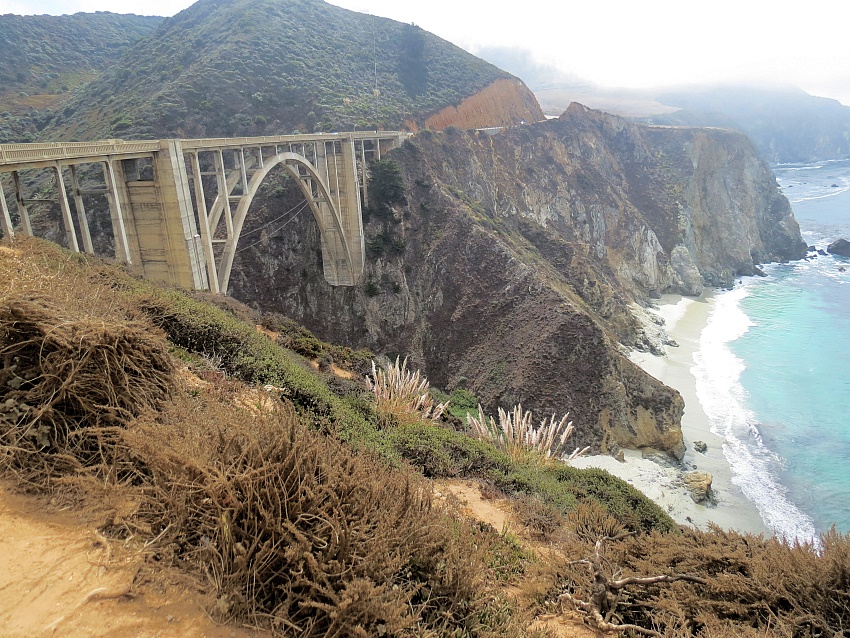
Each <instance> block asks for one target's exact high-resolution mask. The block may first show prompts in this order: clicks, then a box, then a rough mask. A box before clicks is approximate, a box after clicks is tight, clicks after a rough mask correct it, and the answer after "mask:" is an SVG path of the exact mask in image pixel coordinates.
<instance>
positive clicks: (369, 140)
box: [182, 133, 398, 293]
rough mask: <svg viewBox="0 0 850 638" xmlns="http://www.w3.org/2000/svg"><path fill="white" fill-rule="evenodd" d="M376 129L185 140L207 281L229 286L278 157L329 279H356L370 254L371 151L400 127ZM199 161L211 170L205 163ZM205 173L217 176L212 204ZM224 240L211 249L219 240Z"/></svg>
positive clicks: (340, 282) (348, 282) (216, 287)
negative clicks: (306, 212) (314, 230)
mask: <svg viewBox="0 0 850 638" xmlns="http://www.w3.org/2000/svg"><path fill="white" fill-rule="evenodd" d="M375 135H376V134H374V133H372V134H368V136H364V134H362V133H344V134H317V135H315V136H300V137H299V138H297V139H292V138H290V140H291V141H290V140H283V141H285V142H286V143H277V140H276V139H275V140H269V141H268V143H263V141H264V138H243V139H241V140H239V139H237V140H232V139H226V140H183V141H182V143H183V148H184V152H185V153H186V155H187V158H188V159H189V164H190V166H191V173H192V181H193V182H194V186H195V203H196V208H197V214H198V220H199V226H200V231H201V237H202V243H203V244H204V246H205V250H204V252H205V253H206V260H207V269H206V270H207V272H208V273H209V277H208V279H209V281H210V288H211V289H212V290H213V291H214V292H223V293H226V291H227V289H228V286H229V282H230V276H231V273H232V270H233V263H234V260H235V256H236V253H237V252H238V243H239V238H240V236H241V234H242V229H243V226H244V225H245V223H246V220H247V218H248V215H249V209H250V206H251V203H252V202H253V200H254V197H255V196H256V194H257V192H258V190H259V188H260V186H261V185H262V183H263V180H265V178H266V177H267V176H268V174H269V173H270V172H271V171H272V170H273V169H274V168H275V167H277V166H280V165H282V166H283V167H284V168H285V170H286V171H287V172H288V174H289V175H290V176H291V177H292V178H294V179H295V182H296V183H297V184H298V187H299V189H300V190H301V192H302V194H303V195H304V197H305V199H306V200H307V203H308V204H309V206H310V210H311V212H312V214H313V217H314V219H315V220H316V223H317V224H318V226H319V231H320V237H321V244H322V264H323V270H324V276H325V280H326V281H327V282H328V283H329V284H331V285H334V286H353V285H356V284H357V283H359V281H360V278H361V276H362V273H363V267H364V262H365V240H364V236H363V216H362V202H361V193H362V195H363V199H365V197H366V192H365V187H366V185H365V181H366V175H365V166H366V153H367V152H369V153H371V154H372V157H373V158H375V157H377V158H379V157H380V142H381V141H382V140H385V141H391V142H393V145H395V143H397V140H398V134H394V137H393V138H389V139H388V136H387V137H384V135H386V134H377V136H376V138H373V136H375ZM358 143H359V144H358ZM367 144H368V145H370V146H371V148H369V149H367V148H366V146H367ZM358 146H359V155H358ZM209 154H212V157H209ZM199 155H201V156H202V157H203V158H204V160H203V162H202V161H200V160H199V159H198V158H199ZM231 158H232V159H231ZM226 159H227V160H228V161H227V162H226V161H225V160H226ZM202 164H203V165H204V166H206V167H207V168H209V167H211V166H213V167H214V170H207V171H202V170H201V165H202ZM205 175H206V176H215V178H216V184H217V185H216V189H215V190H216V196H215V200H214V201H213V202H212V205H211V206H210V208H209V211H207V207H206V203H205V195H204V187H203V184H204V182H202V179H203V177H204V176H205ZM207 185H208V186H209V185H210V184H209V182H207ZM222 220H223V223H222ZM222 244H223V246H222V247H221V248H218V249H217V250H215V251H214V246H216V245H222Z"/></svg>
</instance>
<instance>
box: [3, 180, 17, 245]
mask: <svg viewBox="0 0 850 638" xmlns="http://www.w3.org/2000/svg"><path fill="white" fill-rule="evenodd" d="M0 221H2V222H3V237H5V238H6V239H11V238H12V237H14V236H15V228H14V226H12V216H11V215H10V214H9V207H8V206H7V205H6V193H4V192H3V182H2V181H0Z"/></svg>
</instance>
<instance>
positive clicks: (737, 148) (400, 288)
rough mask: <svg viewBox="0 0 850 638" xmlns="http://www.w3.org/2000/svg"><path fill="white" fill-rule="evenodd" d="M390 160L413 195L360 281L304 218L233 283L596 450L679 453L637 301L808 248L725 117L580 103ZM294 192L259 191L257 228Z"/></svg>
mask: <svg viewBox="0 0 850 638" xmlns="http://www.w3.org/2000/svg"><path fill="white" fill-rule="evenodd" d="M714 135H716V136H717V141H716V144H712V139H713V137H712V136H714ZM390 157H392V158H393V159H394V160H395V161H397V162H398V163H399V164H400V166H401V168H402V174H403V176H404V180H405V185H406V192H407V197H406V202H405V203H404V204H403V205H397V206H396V207H395V213H394V218H393V219H391V220H387V219H383V220H382V219H376V218H372V219H371V220H370V221H368V223H367V244H368V246H369V249H370V253H371V258H370V260H369V263H368V264H367V269H366V275H365V279H364V282H363V285H362V286H360V287H359V288H334V289H331V288H329V287H328V286H327V285H326V284H325V283H324V281H323V279H322V275H321V263H320V254H321V251H320V248H319V238H318V236H317V234H318V233H317V230H316V228H315V225H314V223H313V222H312V220H311V219H310V218H309V217H307V216H305V217H304V218H303V219H301V220H300V221H299V222H298V223H293V224H291V225H289V226H287V233H286V234H285V235H280V236H276V237H273V238H272V237H269V238H266V239H265V241H260V243H259V244H258V245H257V246H256V247H254V248H248V249H247V250H243V251H241V252H239V253H238V257H237V262H236V265H235V269H234V275H233V278H232V279H231V282H232V286H233V289H232V293H233V294H234V295H235V296H236V297H238V298H240V299H242V300H245V301H248V302H249V303H256V304H258V305H260V306H261V307H263V308H266V309H270V310H278V311H280V312H283V313H285V314H288V315H290V316H292V317H293V318H294V319H296V320H297V321H299V322H301V323H304V324H305V325H307V327H309V328H310V329H312V330H314V331H315V332H317V333H318V334H319V335H321V336H322V337H324V338H327V339H330V340H334V341H338V342H343V343H346V344H349V345H352V346H368V347H371V348H373V349H376V350H378V351H382V352H387V353H392V354H395V353H403V354H406V355H409V356H410V357H411V359H412V362H413V364H414V365H416V366H419V367H422V368H423V369H424V370H425V372H426V373H427V375H428V377H429V379H430V380H431V382H432V384H433V385H435V386H437V387H441V388H446V389H453V388H455V387H459V386H463V387H466V388H468V389H470V390H471V391H472V392H474V393H475V394H476V395H477V396H478V397H479V398H480V399H481V401H482V403H483V404H484V405H485V407H486V408H487V409H490V410H493V409H494V408H495V407H496V406H503V407H511V406H512V405H513V404H515V403H518V402H522V404H523V406H525V407H526V408H528V409H531V410H533V411H534V412H535V413H536V414H537V415H538V416H540V417H542V416H543V415H548V414H551V413H552V412H556V413H558V414H563V413H564V412H567V411H569V412H570V413H571V418H572V420H573V421H574V423H575V424H576V428H577V432H576V435H575V438H574V440H573V443H574V444H575V445H591V446H593V447H594V448H595V449H596V450H600V451H613V450H616V449H617V447H618V446H622V447H632V448H652V449H659V450H665V451H666V452H668V453H669V454H671V455H673V456H676V457H681V455H682V453H683V452H684V446H683V443H682V433H681V429H680V419H681V415H682V411H683V402H682V399H681V397H680V396H679V394H678V393H677V392H676V391H674V390H672V389H670V388H667V387H666V386H664V385H663V384H661V383H660V382H658V381H657V380H655V379H654V378H652V377H650V376H649V375H647V374H646V373H644V372H643V371H642V370H641V369H639V368H638V367H637V366H635V365H634V364H632V363H631V362H630V361H629V360H628V359H626V358H625V357H624V356H623V354H622V352H621V349H620V346H619V344H626V345H629V346H633V347H644V346H645V345H646V343H647V341H648V339H647V336H646V335H645V334H644V333H643V332H642V330H643V329H642V327H641V324H640V323H639V322H638V321H637V320H636V319H635V317H634V315H633V314H632V312H631V310H630V306H631V305H633V304H634V303H635V302H636V301H637V302H641V301H644V300H645V299H646V298H647V297H648V296H649V295H650V294H653V293H656V294H657V293H658V292H664V291H679V292H687V293H689V294H697V290H698V289H699V286H700V285H702V282H703V281H705V282H707V283H713V282H717V283H731V280H732V278H733V277H734V276H736V275H740V274H744V273H748V272H750V271H751V270H752V268H753V267H754V263H755V262H754V260H758V261H766V260H768V259H778V258H790V257H793V256H795V255H796V253H795V252H794V251H795V250H796V246H797V244H799V246H800V250H802V251H804V250H805V246H804V245H803V244H802V242H801V241H800V239H799V233H798V232H797V231H796V224H795V222H794V220H793V217H792V216H791V215H790V209H788V208H787V202H785V203H784V204H783V202H784V199H783V198H782V196H781V195H780V194H779V192H778V188H777V187H776V184H775V182H774V180H773V178H772V176H771V175H770V173H769V170H768V169H767V168H766V167H764V165H763V163H762V162H761V161H760V160H759V159H758V156H757V155H756V154H755V153H754V151H753V149H752V146H751V144H750V143H749V142H748V141H747V140H746V138H745V137H744V136H742V135H738V134H729V133H728V132H725V131H724V132H716V133H715V132H711V131H709V132H700V131H696V130H690V129H688V130H683V129H661V128H657V129H651V128H647V127H641V126H638V125H634V124H631V123H628V122H626V121H624V120H621V119H619V118H615V117H613V116H606V115H603V114H600V113H596V112H592V111H589V110H587V109H584V108H583V107H579V106H576V107H573V108H571V109H570V110H569V111H568V112H567V113H566V114H565V115H564V117H562V118H561V119H560V120H559V121H551V122H542V123H539V124H535V125H529V126H521V127H515V128H511V129H507V130H505V131H504V132H503V133H500V134H498V135H495V136H491V135H487V134H485V133H476V132H462V131H459V130H457V129H449V130H448V131H446V132H445V133H432V132H423V133H420V134H419V135H418V136H417V137H416V138H414V139H413V140H411V141H410V142H408V143H406V144H405V145H404V146H403V147H402V148H401V149H398V150H396V151H393V153H392V154H391V156H390ZM741 171H744V172H743V173H741ZM712 175H713V177H712ZM270 190H275V189H270ZM297 203H298V202H297V201H295V200H292V201H289V200H287V199H286V198H283V199H281V200H274V199H268V198H267V199H262V198H258V199H257V200H255V204H254V206H256V207H257V215H258V216H257V217H256V218H254V219H252V220H251V222H250V223H249V225H248V226H246V228H245V230H246V231H248V232H250V231H252V230H259V229H260V228H261V227H262V226H263V224H264V223H266V222H267V221H271V220H274V219H276V218H279V217H280V214H281V213H280V211H281V210H287V209H288V208H289V207H291V206H293V205H295V204H297ZM733 218H734V222H733V221H730V220H732V219H733ZM298 224H300V226H299V225H298ZM260 237H261V238H262V234H261V235H260ZM271 282H273V283H274V285H270V283H271ZM618 342H619V344H618Z"/></svg>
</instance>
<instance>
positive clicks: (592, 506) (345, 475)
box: [0, 240, 850, 637]
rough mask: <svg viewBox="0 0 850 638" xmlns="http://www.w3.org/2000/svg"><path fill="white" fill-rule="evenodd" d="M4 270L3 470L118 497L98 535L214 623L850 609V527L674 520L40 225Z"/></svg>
mask: <svg viewBox="0 0 850 638" xmlns="http://www.w3.org/2000/svg"><path fill="white" fill-rule="evenodd" d="M0 275H2V277H0V281H2V282H3V284H2V287H0V356H2V361H3V367H2V369H0V387H2V394H0V472H2V475H3V477H4V478H6V479H12V480H14V481H17V483H18V485H19V486H20V487H21V488H24V489H27V490H34V491H38V492H48V493H50V494H53V496H54V500H53V502H54V503H70V502H73V503H76V504H78V506H79V505H80V504H82V505H84V506H86V507H88V508H90V509H91V510H92V511H95V512H96V511H100V512H102V517H103V519H102V520H103V521H104V522H103V523H102V525H101V526H100V530H101V532H103V533H104V534H106V535H107V536H110V537H113V538H118V539H124V542H125V544H129V543H135V544H136V545H137V546H138V547H140V548H141V547H142V545H143V546H144V548H145V551H146V552H147V553H148V556H149V558H148V563H149V564H150V565H152V566H158V567H157V569H161V568H162V567H165V566H171V567H173V568H177V569H180V570H183V571H185V572H186V573H187V574H189V575H191V576H192V578H193V579H194V580H193V582H194V583H195V586H196V587H197V588H198V589H199V590H201V591H203V592H205V593H206V599H207V600H208V605H209V609H208V611H209V613H210V614H212V615H213V616H214V617H216V618H218V619H220V620H238V621H239V622H242V623H246V622H247V623H250V624H252V625H256V626H262V627H265V628H267V629H270V630H272V631H273V632H275V633H277V634H279V635H287V636H290V635H297V636H327V635H339V636H376V635H380V636H413V635H419V636H421V635H428V636H525V635H527V636H532V635H535V636H546V635H552V634H550V633H548V629H547V624H546V622H547V621H546V619H553V618H558V617H561V615H562V614H563V615H564V616H563V618H564V619H566V618H567V617H572V618H575V617H576V616H575V614H578V616H579V617H583V618H585V619H586V621H587V622H588V623H590V624H591V625H593V626H595V627H597V628H598V629H601V630H603V631H606V632H616V631H619V629H620V628H627V627H631V628H632V631H633V632H635V633H637V634H643V635H659V636H660V635H670V636H694V635H701V636H719V635H731V634H734V635H741V636H761V635H764V634H765V632H766V631H768V632H770V633H771V635H776V636H789V637H790V636H827V635H840V631H841V627H844V626H846V625H847V622H848V621H850V609H848V606H847V596H848V583H849V582H850V577H848V574H850V539H848V538H846V537H842V536H840V535H836V534H834V533H831V534H828V535H827V536H826V537H824V539H823V541H822V542H823V549H822V551H816V550H815V548H813V547H799V546H797V547H789V546H787V545H784V544H783V543H781V542H780V541H775V540H767V541H766V540H764V539H762V538H761V537H753V536H740V535H738V534H735V533H731V532H721V531H719V530H713V531H711V532H707V533H706V532H697V531H683V530H680V529H678V528H677V527H676V526H675V525H673V524H672V521H670V519H669V518H668V517H667V516H666V515H664V514H663V513H662V512H661V511H660V510H659V509H658V508H657V506H655V505H654V504H652V503H651V502H649V501H648V500H647V499H646V498H645V497H643V496H642V495H640V494H639V493H638V492H636V491H635V490H634V489H633V488H631V487H629V486H628V485H626V484H625V483H623V482H622V481H619V480H618V479H615V478H613V477H611V476H610V475H608V474H607V473H605V472H601V471H581V470H575V469H572V468H570V467H569V466H566V465H563V464H559V463H557V462H553V461H551V460H547V459H545V457H543V456H535V455H534V454H531V453H530V454H527V455H524V456H523V457H522V458H520V459H514V460H512V459H511V458H509V457H507V456H505V455H504V454H502V453H500V452H498V451H496V450H495V449H494V448H492V447H490V445H489V444H488V443H486V442H483V441H476V440H474V439H472V438H469V436H468V435H466V434H464V433H463V432H462V431H460V429H459V424H457V423H456V422H455V423H456V426H452V425H451V424H450V423H451V421H450V422H438V421H433V420H431V419H430V418H427V417H425V416H422V417H417V416H416V414H415V413H413V412H406V413H405V414H406V416H404V417H403V418H402V417H401V414H400V413H397V418H392V417H390V418H387V414H386V413H384V415H383V417H381V418H378V414H379V410H377V409H376V406H375V404H374V402H373V401H374V399H373V398H372V399H370V398H369V397H370V396H374V395H372V394H370V393H366V392H364V389H363V388H364V386H362V385H360V384H359V383H358V382H356V381H352V382H345V381H343V380H341V379H339V378H337V377H335V376H334V375H332V374H328V373H322V372H314V371H312V369H311V368H310V366H308V365H306V364H305V362H304V361H303V360H301V359H300V358H299V357H298V356H297V355H295V354H294V353H293V352H291V351H287V350H285V349H283V348H282V347H281V346H279V345H276V344H275V343H274V342H273V341H272V340H271V339H270V338H269V337H268V336H267V335H266V334H262V333H260V332H258V331H257V330H256V329H255V327H254V326H253V325H250V324H246V323H244V322H242V321H241V320H240V319H238V318H237V317H236V316H235V315H234V314H232V313H230V312H228V311H226V310H223V309H219V308H216V307H215V306H212V305H209V304H206V303H204V302H201V301H198V300H195V299H192V298H191V297H189V296H187V295H185V294H184V293H179V292H176V291H169V290H163V289H160V288H157V287H155V286H152V285H150V284H148V283H146V282H143V281H140V280H136V279H134V278H132V277H130V276H128V275H127V274H125V273H123V272H121V271H119V270H117V269H116V268H114V267H110V266H106V265H104V264H101V263H98V262H97V261H93V260H91V259H87V258H85V257H82V256H80V255H76V254H69V253H65V252H63V251H62V250H61V249H59V248H58V247H56V246H53V245H48V244H45V243H43V242H39V241H37V240H28V241H21V240H18V241H15V242H13V243H12V244H9V243H6V244H5V245H3V246H0ZM81 292H85V294H80V293H81ZM230 306H231V307H232V308H233V309H234V310H235V311H237V313H242V314H244V313H246V312H249V311H247V310H245V309H240V308H239V307H238V306H233V305H232V304H230ZM291 334H292V330H291V327H290V335H291ZM300 337H301V342H302V343H306V342H309V341H311V340H313V341H314V342H315V340H314V338H311V337H310V336H309V335H308V333H305V332H303V331H302V332H301V333H300ZM314 345H316V346H318V347H326V346H321V345H320V342H315V343H314ZM355 359H356V357H355ZM260 384H264V385H260ZM451 475H454V476H467V477H478V478H479V479H484V480H486V483H485V485H488V486H489V487H488V488H487V489H488V490H490V492H491V493H492V495H499V494H501V495H503V496H511V498H512V499H513V501H512V502H513V503H514V505H513V509H514V511H515V515H516V516H518V517H519V519H520V520H522V521H524V522H525V524H526V525H527V526H529V528H530V529H536V530H538V534H539V538H542V539H543V540H544V541H545V542H547V543H548V544H549V548H550V549H548V550H546V553H545V554H544V555H545V556H546V560H545V561H540V560H539V559H537V558H535V553H534V552H531V551H529V550H528V549H527V548H523V547H522V546H521V545H520V544H518V542H517V539H516V538H515V537H512V536H510V535H507V534H505V533H504V532H503V533H498V532H497V531H496V530H493V529H492V528H490V527H489V526H487V525H483V524H481V523H479V522H476V521H473V520H469V519H467V518H465V517H464V516H462V515H461V514H460V512H459V510H458V509H456V508H455V507H454V506H452V505H451V503H450V502H446V501H445V500H443V499H442V498H441V497H440V496H439V495H438V494H437V493H436V492H435V491H434V490H433V488H432V487H431V484H430V483H429V481H428V480H427V477H429V476H451ZM491 498H492V496H491ZM118 502H121V503H123V505H122V507H121V509H120V511H121V513H120V514H118V511H117V510H116V509H115V504H116V503H118ZM152 574H153V572H151V574H148V575H147V576H145V577H143V578H141V579H138V580H137V582H138V584H137V586H138V587H143V586H144V585H143V584H142V583H144V582H145V581H146V579H148V578H152V577H153V576H152ZM509 585H512V586H513V588H514V591H516V592H519V593H518V594H516V595H515V596H508V595H506V593H505V592H506V588H507V587H508V586H509ZM535 618H537V621H536V624H533V621H534V619H535ZM532 627H534V629H532ZM835 632H839V633H835Z"/></svg>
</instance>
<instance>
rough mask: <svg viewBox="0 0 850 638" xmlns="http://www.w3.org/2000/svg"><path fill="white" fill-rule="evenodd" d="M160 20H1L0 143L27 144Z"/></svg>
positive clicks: (86, 16)
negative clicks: (65, 105) (56, 114)
mask: <svg viewBox="0 0 850 638" xmlns="http://www.w3.org/2000/svg"><path fill="white" fill-rule="evenodd" d="M162 20H163V18H157V17H151V16H137V15H118V14H115V13H106V12H98V13H76V14H74V15H63V16H49V15H39V16H19V15H12V14H7V15H0V112H2V113H3V115H2V119H0V143H2V142H13V141H14V142H27V141H31V140H33V139H35V136H36V135H37V133H38V131H40V130H41V129H42V128H44V126H45V125H46V124H47V123H48V122H49V121H50V120H51V119H52V118H53V116H54V114H55V112H56V111H57V110H60V109H61V108H62V106H63V105H64V103H65V102H67V101H68V100H69V99H70V98H71V97H72V96H73V94H74V91H75V90H76V89H78V88H80V87H81V86H83V85H84V84H86V83H87V82H89V81H90V80H92V79H93V78H94V77H96V76H97V75H98V74H99V73H101V72H102V71H103V70H104V69H105V68H107V67H108V66H110V65H112V64H114V63H115V61H116V60H118V58H120V57H121V55H123V54H124V53H125V52H126V51H127V50H129V48H130V47H132V46H133V45H134V44H135V43H136V42H137V41H138V40H140V39H141V38H143V37H145V36H146V35H148V34H149V33H150V32H151V31H152V30H153V29H155V28H156V26H157V25H159V23H160V22H162Z"/></svg>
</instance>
